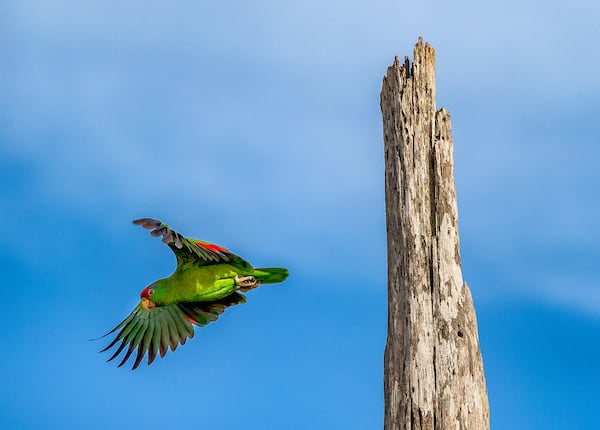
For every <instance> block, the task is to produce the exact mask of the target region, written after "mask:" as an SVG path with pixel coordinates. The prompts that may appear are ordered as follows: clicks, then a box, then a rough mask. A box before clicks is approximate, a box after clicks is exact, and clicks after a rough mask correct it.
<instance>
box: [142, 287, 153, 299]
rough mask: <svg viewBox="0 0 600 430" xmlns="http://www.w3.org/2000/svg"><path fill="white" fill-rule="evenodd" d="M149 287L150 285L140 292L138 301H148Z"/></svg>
mask: <svg viewBox="0 0 600 430" xmlns="http://www.w3.org/2000/svg"><path fill="white" fill-rule="evenodd" d="M151 287H152V285H148V286H147V287H146V288H144V289H143V290H142V292H141V293H140V299H144V298H146V299H149V298H150V293H149V291H150V289H151ZM153 292H154V291H153Z"/></svg>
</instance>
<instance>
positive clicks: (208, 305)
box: [100, 218, 288, 370]
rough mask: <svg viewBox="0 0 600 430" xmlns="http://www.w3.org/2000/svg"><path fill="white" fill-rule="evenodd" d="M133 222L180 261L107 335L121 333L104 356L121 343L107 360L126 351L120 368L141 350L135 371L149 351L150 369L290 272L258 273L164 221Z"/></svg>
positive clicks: (279, 270) (273, 270)
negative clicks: (248, 295) (158, 358)
mask: <svg viewBox="0 0 600 430" xmlns="http://www.w3.org/2000/svg"><path fill="white" fill-rule="evenodd" d="M133 223H134V224H137V225H141V226H142V227H144V228H147V229H150V230H152V231H151V232H150V234H151V235H152V236H155V237H158V236H162V242H163V243H165V244H166V245H168V246H169V248H171V250H172V251H173V253H174V254H175V257H176V258H177V268H176V269H175V271H174V272H173V274H172V275H171V276H169V277H168V278H164V279H159V280H158V281H155V282H153V283H151V284H150V285H148V286H147V287H146V288H144V289H143V290H142V292H141V293H140V299H141V301H140V303H139V304H138V305H137V306H136V307H135V308H134V309H133V311H132V312H131V314H129V316H128V317H127V318H125V319H124V320H123V321H122V322H121V323H120V324H119V325H117V326H116V327H115V328H114V329H112V330H111V331H109V332H108V333H106V334H105V335H104V336H102V337H105V336H108V335H110V334H112V333H115V332H116V331H117V330H118V333H117V334H116V336H115V337H114V339H113V340H112V341H111V342H110V344H109V345H108V346H107V347H106V348H104V349H103V350H102V351H100V352H105V351H107V350H109V349H110V348H112V347H113V346H115V345H116V344H117V343H118V342H119V341H120V344H119V346H118V347H117V350H116V351H115V352H114V354H113V355H112V356H111V357H110V358H109V359H108V360H107V361H111V360H113V359H114V358H116V357H117V356H118V355H119V354H120V353H121V351H123V349H125V348H127V351H126V353H125V356H124V357H123V359H122V361H121V363H120V364H119V366H118V367H121V366H122V365H123V364H125V362H127V360H128V359H129V357H130V356H131V354H132V353H133V352H134V351H135V349H136V348H137V355H136V358H135V361H134V363H133V367H132V370H135V369H136V368H137V367H138V366H139V365H140V363H141V362H142V360H143V358H144V355H145V354H146V353H148V365H150V364H152V362H153V361H154V359H155V358H156V355H157V353H159V354H160V356H161V357H164V356H165V354H166V353H167V351H168V349H169V347H171V351H175V349H176V348H177V346H178V345H179V344H181V345H184V344H185V342H186V340H187V338H192V337H193V336H194V327H193V326H194V325H196V326H198V327H202V326H205V325H207V324H208V323H210V322H211V321H215V320H216V319H217V318H218V317H219V315H220V314H222V313H223V311H225V309H227V308H228V307H230V306H233V305H237V304H240V303H245V302H246V297H245V296H244V295H243V294H241V293H240V291H241V292H246V291H249V290H251V289H253V288H256V287H258V286H259V285H260V284H275V283H278V282H283V281H284V280H285V279H286V278H287V277H288V270H287V269H283V268H268V269H255V268H254V267H252V265H251V264H250V263H248V262H247V261H246V260H244V259H242V258H240V257H238V256H237V255H235V254H233V253H231V252H230V251H228V250H227V249H225V248H223V247H222V246H219V245H215V244H212V243H207V242H203V241H201V240H197V239H191V238H187V237H183V236H182V235H181V234H179V233H177V232H176V231H174V230H173V229H171V228H170V227H169V226H168V225H166V224H164V223H162V222H161V221H158V220H155V219H151V218H142V219H138V220H135V221H133Z"/></svg>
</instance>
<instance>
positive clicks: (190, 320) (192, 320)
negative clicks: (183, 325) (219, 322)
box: [185, 315, 198, 325]
mask: <svg viewBox="0 0 600 430" xmlns="http://www.w3.org/2000/svg"><path fill="white" fill-rule="evenodd" d="M185 317H186V318H187V319H188V321H189V322H191V323H192V324H195V325H198V322H197V321H196V320H195V319H194V318H192V317H191V316H189V315H186V316H185Z"/></svg>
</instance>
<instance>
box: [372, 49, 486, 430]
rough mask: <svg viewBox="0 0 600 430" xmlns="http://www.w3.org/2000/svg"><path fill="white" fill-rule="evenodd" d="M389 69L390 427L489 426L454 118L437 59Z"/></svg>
mask: <svg viewBox="0 0 600 430" xmlns="http://www.w3.org/2000/svg"><path fill="white" fill-rule="evenodd" d="M434 55H435V54H434V50H433V48H432V47H431V46H429V44H423V40H422V39H420V38H419V42H418V43H417V44H416V45H415V50H414V62H413V64H412V66H411V65H410V64H409V60H408V57H406V58H405V60H404V64H403V65H400V64H399V63H398V58H397V57H396V60H395V61H394V64H393V65H392V66H390V67H389V68H388V71H387V76H385V77H384V79H383V88H382V90H381V110H382V114H383V130H384V142H385V191H386V192H385V195H386V215H387V237H388V291H389V292H388V294H389V296H388V300H389V303H388V338H387V345H386V349H385V369H384V371H385V376H384V379H385V384H384V385H385V386H384V395H385V425H384V428H385V430H396V429H410V430H425V429H427V430H429V429H431V430H434V429H435V430H438V429H439V430H441V429H444V430H446V429H457V430H458V429H461V430H462V429H467V430H485V429H489V406H488V400H487V391H486V387H485V377H484V374H483V363H482V359H481V352H480V350H479V339H478V335H477V320H476V317H475V308H474V307H473V301H472V298H471V292H470V291H469V287H468V286H467V285H466V284H465V283H463V279H462V272H461V266H460V254H459V238H458V213H457V208H456V191H455V186H454V162H453V155H452V151H453V150H452V136H451V132H450V115H449V113H448V111H446V110H445V109H441V110H439V111H436V106H435V58H434Z"/></svg>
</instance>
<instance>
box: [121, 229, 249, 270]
mask: <svg viewBox="0 0 600 430" xmlns="http://www.w3.org/2000/svg"><path fill="white" fill-rule="evenodd" d="M133 223H134V224H137V225H140V226H142V227H144V228H146V229H149V230H151V231H150V234H151V235H152V236H155V237H158V236H162V242H163V243H165V244H167V245H168V246H169V248H171V250H172V251H173V253H174V254H175V257H177V265H181V264H183V263H188V262H190V261H192V262H194V264H196V265H198V266H207V265H210V264H222V263H229V264H233V265H235V266H238V267H240V268H245V269H252V265H251V264H250V263H248V262H247V261H246V260H244V259H243V258H241V257H239V256H237V255H235V254H233V253H231V252H229V251H228V250H227V249H225V248H223V247H222V246H218V245H215V244H212V243H208V242H203V241H201V240H197V239H192V238H188V237H184V236H183V235H182V234H181V233H178V232H176V231H175V230H173V229H172V228H171V227H169V226H168V225H167V224H165V223H163V222H161V221H159V220H157V219H152V218H142V219H138V220H135V221H133Z"/></svg>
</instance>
